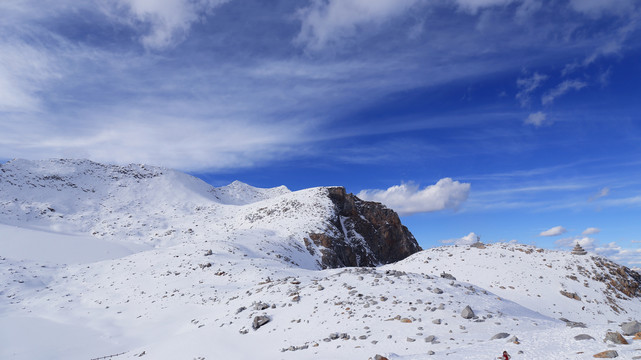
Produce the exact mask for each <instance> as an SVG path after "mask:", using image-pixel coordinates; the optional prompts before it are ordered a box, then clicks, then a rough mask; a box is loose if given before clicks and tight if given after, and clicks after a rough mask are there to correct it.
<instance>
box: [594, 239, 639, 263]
mask: <svg viewBox="0 0 641 360" xmlns="http://www.w3.org/2000/svg"><path fill="white" fill-rule="evenodd" d="M594 251H595V252H596V253H597V254H599V255H603V256H605V257H608V258H610V259H611V260H614V261H615V262H617V263H620V264H624V265H628V266H640V265H641V249H627V248H624V247H622V246H620V245H619V244H617V243H616V242H609V243H607V244H605V245H602V246H597V247H596V248H595V249H594Z"/></svg>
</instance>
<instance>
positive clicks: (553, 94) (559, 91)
mask: <svg viewBox="0 0 641 360" xmlns="http://www.w3.org/2000/svg"><path fill="white" fill-rule="evenodd" d="M586 86H588V83H587V82H585V81H581V80H566V81H564V82H562V83H560V84H559V85H557V86H556V87H554V88H553V89H551V90H549V91H548V92H546V93H545V94H543V96H541V103H542V104H543V105H548V104H551V103H553V102H554V100H555V99H556V98H558V97H560V96H562V95H564V94H566V93H567V92H568V91H570V90H581V89H583V88H584V87H586Z"/></svg>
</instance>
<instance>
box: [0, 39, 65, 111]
mask: <svg viewBox="0 0 641 360" xmlns="http://www.w3.org/2000/svg"><path fill="white" fill-rule="evenodd" d="M56 62H57V60H56V58H55V57H54V56H52V55H51V54H49V53H48V52H47V51H46V49H40V48H36V47H33V46H30V45H27V44H24V43H19V42H0V111H7V112H13V111H19V112H22V111H34V110H38V109H39V108H40V99H39V97H38V92H39V91H41V90H42V87H43V86H44V85H45V84H46V83H47V82H48V81H51V80H55V79H57V78H59V77H60V75H59V73H58V70H57V69H56V68H57V64H56Z"/></svg>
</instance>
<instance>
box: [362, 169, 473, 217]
mask: <svg viewBox="0 0 641 360" xmlns="http://www.w3.org/2000/svg"><path fill="white" fill-rule="evenodd" d="M469 192H470V184H469V183H461V182H458V181H454V180H452V179H450V178H443V179H441V180H439V181H438V182H437V183H436V184H434V185H429V186H426V187H424V188H423V189H421V188H420V186H419V185H418V184H414V183H405V184H401V185H394V186H391V187H389V188H387V189H386V190H362V191H360V192H359V193H358V194H357V195H356V196H358V197H359V198H361V199H363V200H368V201H376V202H380V203H383V205H385V206H387V207H389V208H391V209H393V210H395V211H396V212H398V213H399V215H411V214H416V213H423V212H433V211H440V210H445V209H453V210H455V209H457V208H458V207H459V206H461V204H462V203H463V202H465V200H467V197H468V194H469Z"/></svg>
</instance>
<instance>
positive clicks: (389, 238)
mask: <svg viewBox="0 0 641 360" xmlns="http://www.w3.org/2000/svg"><path fill="white" fill-rule="evenodd" d="M327 190H328V196H329V198H330V199H331V200H332V202H333V203H334V209H335V214H336V215H335V217H334V218H333V219H331V221H330V222H331V224H332V227H333V229H328V231H326V232H325V233H322V234H318V233H312V234H309V238H310V239H311V241H313V242H314V244H316V245H317V246H323V247H324V249H322V250H321V252H322V264H321V265H322V266H323V267H324V268H338V267H345V266H377V265H381V264H389V263H392V262H396V261H399V260H402V259H404V258H406V257H408V256H410V255H412V254H414V253H416V252H418V251H420V250H421V248H420V246H419V245H418V243H417V242H416V239H415V238H414V236H413V235H412V233H410V231H409V230H408V229H407V228H406V227H405V226H403V224H401V221H400V219H399V218H398V215H397V214H396V212H394V211H393V210H391V209H388V208H386V207H385V206H383V205H382V204H380V203H376V202H370V201H363V200H361V199H359V198H357V197H356V196H354V195H353V194H347V193H346V192H345V188H342V187H333V188H328V189H327ZM308 249H311V247H310V246H308ZM311 251H312V250H310V252H311Z"/></svg>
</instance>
